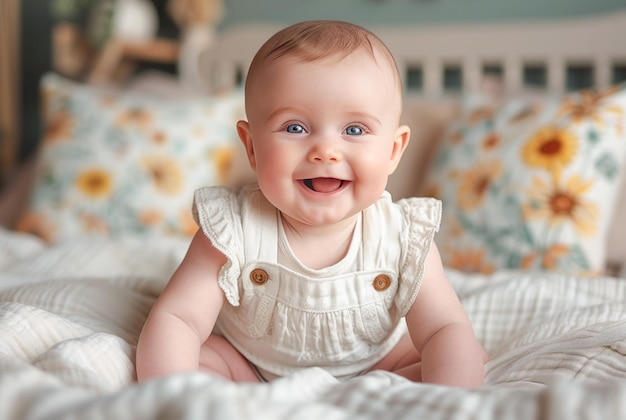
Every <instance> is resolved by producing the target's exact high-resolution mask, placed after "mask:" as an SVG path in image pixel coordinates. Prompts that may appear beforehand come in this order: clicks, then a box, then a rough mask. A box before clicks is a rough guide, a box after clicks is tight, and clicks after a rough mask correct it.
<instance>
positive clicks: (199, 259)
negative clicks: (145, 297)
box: [136, 231, 226, 381]
mask: <svg viewBox="0 0 626 420" xmlns="http://www.w3.org/2000/svg"><path fill="white" fill-rule="evenodd" d="M225 261H226V258H225V257H224V256H223V254H221V253H220V252H219V251H217V250H216V249H215V248H214V247H213V245H212V244H211V242H210V241H209V239H208V238H206V237H205V236H204V234H203V233H202V232H200V231H199V232H198V233H196V236H195V237H194V238H193V240H192V242H191V245H190V246H189V250H188V251H187V255H186V256H185V258H184V260H183V262H182V263H181V265H180V266H179V267H178V269H177V270H176V272H175V273H174V275H173V276H172V278H171V279H170V281H169V283H168V284H167V286H166V287H165V290H164V291H163V293H162V294H161V296H160V297H159V298H158V299H157V301H156V303H155V304H154V306H153V308H152V310H151V312H150V315H149V316H148V319H147V321H146V323H145V325H144V327H143V330H142V331H141V335H140V337H139V343H138V344H137V361H136V364H137V379H138V380H139V381H143V380H146V379H148V378H151V377H157V376H164V375H168V374H173V373H178V372H185V371H195V370H198V363H199V357H200V347H201V346H202V344H203V343H204V342H205V341H206V340H207V338H208V337H209V335H210V334H211V332H212V330H213V327H214V325H215V321H216V320H217V316H218V314H219V312H220V310H221V308H222V306H223V304H224V302H225V296H224V293H223V291H222V290H221V288H220V287H219V285H218V284H217V275H218V272H219V270H220V268H221V267H222V265H223V264H224V262H225Z"/></svg>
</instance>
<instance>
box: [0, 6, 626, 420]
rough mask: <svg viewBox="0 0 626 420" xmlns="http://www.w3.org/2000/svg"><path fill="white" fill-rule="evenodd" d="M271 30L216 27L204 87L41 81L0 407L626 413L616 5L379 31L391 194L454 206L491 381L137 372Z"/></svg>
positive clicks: (113, 411) (2, 243) (447, 251)
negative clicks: (553, 16) (395, 71)
mask: <svg viewBox="0 0 626 420" xmlns="http://www.w3.org/2000/svg"><path fill="white" fill-rule="evenodd" d="M278 27H279V26H276V25H261V26H258V25H247V26H242V27H235V28H232V29H229V30H228V31H225V32H224V33H222V34H220V37H219V39H218V41H217V44H216V45H215V46H213V47H212V48H211V49H210V50H208V51H206V54H204V56H203V61H202V63H201V65H202V68H203V74H205V75H206V81H205V87H206V92H204V93H203V94H202V95H193V96H190V95H188V94H182V93H180V94H178V93H175V92H174V91H172V90H170V89H169V88H168V87H167V86H169V85H166V84H165V83H162V82H159V83H157V84H156V85H155V84H154V80H153V79H151V80H152V81H149V80H147V79H145V78H144V79H143V80H136V81H135V83H134V85H131V86H130V87H128V88H127V89H124V90H120V89H104V88H95V87H91V86H86V85H83V84H80V83H76V82H72V81H69V80H66V79H63V78H62V77H59V76H57V75H54V74H49V75H46V76H45V78H44V79H43V80H42V85H41V86H42V95H43V98H44V101H43V107H44V110H43V111H44V112H43V118H44V126H45V131H44V133H43V136H42V144H41V148H40V151H39V154H38V156H37V162H36V163H35V165H34V168H33V171H32V175H28V176H25V178H31V179H32V180H28V181H27V182H26V181H25V182H22V183H17V184H16V185H18V187H13V188H12V189H11V188H9V191H8V192H5V195H4V200H5V202H6V200H8V198H7V197H10V198H11V200H17V199H16V198H15V197H16V196H17V195H18V193H20V192H21V191H22V190H23V186H24V184H32V187H29V190H30V192H29V193H28V202H27V204H26V206H25V208H24V209H20V210H19V214H18V215H17V216H16V217H6V218H5V219H4V220H11V221H12V220H16V223H7V224H6V225H5V226H4V227H3V228H1V229H0V418H7V419H18V418H28V419H56V418H59V419H61V418H63V419H65V418H115V419H125V418H129V419H138V418H177V419H179V418H180V419H182V418H186V419H196V418H197V419H204V418H211V419H228V420H230V419H240V418H258V419H262V418H267V419H270V418H271V419H294V418H302V419H309V418H310V419H319V418H325V419H329V420H330V419H350V420H353V419H372V420H373V419H380V418H388V419H409V418H428V419H450V418H473V419H478V418H480V419H530V418H533V419H535V418H543V419H562V418H607V419H608V418H624V417H626V271H625V270H624V266H625V265H626V245H625V244H624V241H623V238H624V237H626V225H625V224H624V221H623V220H621V219H622V218H623V215H624V214H625V213H624V212H625V211H626V183H625V182H624V177H625V176H626V175H624V168H626V91H625V90H624V86H623V85H622V84H619V83H618V82H619V81H620V80H622V79H624V78H625V77H624V76H625V73H624V70H625V68H626V67H625V64H626V48H625V47H624V45H623V39H625V38H626V10H625V11H623V12H619V13H613V14H611V15H598V16H589V17H584V18H575V19H574V18H572V19H569V18H568V19H562V20H557V21H543V22H533V23H506V24H489V25H482V24H481V25H479V24H475V25H464V26H459V25H454V26H445V27H441V26H432V27H420V28H411V27H397V28H390V27H379V28H376V27H373V28H372V29H373V30H374V31H375V32H376V33H378V34H379V35H380V36H381V37H382V38H383V39H384V40H385V41H386V42H387V43H388V45H389V46H390V48H391V50H392V51H393V52H394V53H395V54H396V56H397V59H398V64H399V67H400V71H401V74H402V77H403V79H404V80H403V82H404V86H405V90H406V100H405V102H406V106H405V113H404V116H403V119H404V122H406V123H408V124H410V126H411V128H412V143H411V147H410V148H409V149H408V150H407V153H406V155H405V157H404V160H403V164H402V165H401V167H400V168H399V169H398V172H397V173H396V174H394V176H393V178H392V179H391V180H390V184H389V189H390V190H391V192H392V194H393V195H394V197H396V198H400V197H403V196H409V195H415V194H429V195H434V196H437V197H440V198H442V199H443V201H444V208H445V210H444V216H443V225H442V229H441V232H440V234H439V235H438V238H437V241H438V245H439V247H440V250H441V251H442V255H443V256H444V262H445V263H446V272H447V275H448V277H449V280H450V282H451V283H452V284H453V286H454V287H455V289H456V290H457V292H458V294H459V296H460V298H461V300H462V303H463V305H464V307H465V308H466V311H467V312H468V314H469V316H470V318H471V320H472V322H473V324H474V328H475V331H476V334H477V336H478V338H479V340H480V342H481V343H482V344H483V346H484V347H485V349H486V351H487V353H488V355H489V358H490V360H489V362H488V363H487V365H486V366H485V378H486V384H485V386H483V387H481V388H479V389H471V390H462V389H454V388H447V387H441V386H434V385H429V384H419V383H411V382H408V381H406V380H404V379H403V378H400V377H398V376H396V375H394V374H391V373H388V372H373V373H370V374H367V375H364V376H361V377H358V378H355V379H353V380H350V381H346V382H338V381H337V380H335V379H334V378H332V377H331V376H329V374H327V373H326V372H325V371H323V370H321V369H317V368H311V369H306V370H303V371H301V372H298V373H297V374H294V375H291V376H288V377H285V378H281V379H279V380H276V381H274V382H271V383H267V384H255V385H252V384H234V383H228V382H224V381H222V380H219V379H217V378H213V377H211V376H208V375H205V374H201V373H187V374H180V375H174V376H170V377H165V378H161V379H157V380H152V381H148V382H145V383H141V384H137V383H136V379H135V371H134V351H135V347H136V343H137V338H138V335H139V332H140V330H141V327H142V325H143V322H144V320H145V318H146V316H147V313H148V311H149V310H150V307H151V305H152V303H153V302H154V300H155V298H156V297H157V296H158V294H159V292H160V290H161V289H162V287H163V286H164V284H165V283H166V282H167V280H168V279H169V276H170V275H171V273H172V272H173V270H174V269H175V268H176V266H177V264H178V263H179V261H180V260H181V258H182V256H183V255H184V253H185V251H186V247H187V245H188V243H189V240H190V235H191V234H193V232H194V231H195V225H194V224H193V221H191V220H190V219H189V217H190V215H189V213H190V212H189V207H190V194H191V193H192V192H193V190H194V189H195V188H197V187H198V186H201V185H207V184H221V185H231V186H238V185H241V184H244V183H246V182H250V179H251V178H250V176H251V175H250V173H249V172H247V171H246V170H245V161H244V157H243V155H242V153H241V150H239V145H238V144H237V139H236V138H235V137H234V121H236V120H237V119H238V118H241V117H242V116H243V108H242V92H241V82H242V80H244V78H245V70H246V68H247V65H248V63H249V61H250V59H251V57H252V54H253V53H254V51H255V50H256V48H257V47H258V46H259V45H260V43H261V42H262V41H263V39H265V38H266V37H267V36H269V35H270V34H271V33H273V32H274V31H275V30H276V29H277V28H278ZM588 88H593V90H590V89H588ZM542 151H543V152H544V154H543V155H542V154H541V153H540V152H542ZM546 151H549V152H550V153H547V152H546ZM16 190H19V191H16ZM5 204H6V203H5ZM10 207H11V206H7V205H3V206H2V209H4V210H5V211H6V209H7V208H10Z"/></svg>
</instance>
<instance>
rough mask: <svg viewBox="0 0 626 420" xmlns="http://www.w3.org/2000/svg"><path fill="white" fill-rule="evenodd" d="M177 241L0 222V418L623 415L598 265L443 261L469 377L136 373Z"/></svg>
mask: <svg viewBox="0 0 626 420" xmlns="http://www.w3.org/2000/svg"><path fill="white" fill-rule="evenodd" d="M186 245H187V244H186V242H185V241H180V240H178V241H177V240H172V239H169V240H166V239H164V240H162V241H159V242H157V243H150V244H148V243H143V242H141V241H139V240H137V239H127V240H118V241H111V240H105V239H83V240H81V241H76V242H71V243H65V244H60V245H56V246H54V247H45V246H44V245H43V244H42V243H41V242H39V241H37V240H35V239H33V238H31V237H28V236H23V235H17V234H13V233H10V232H7V231H1V230H0V419H21V418H29V419H56V418H59V419H66V418H81V419H82V418H111V419H116V420H119V419H121V420H124V419H141V418H167V419H169V418H175V419H183V418H189V419H208V418H210V419H218V420H219V419H224V420H232V419H245V418H254V419H296V418H297V419H324V420H333V419H350V420H356V419H372V420H374V419H383V418H384V419H416V418H426V419H450V418H480V419H483V418H484V419H526V418H527V419H534V418H546V419H562V418H568V419H570V418H594V419H595V418H598V419H604V418H606V419H616V418H626V380H625V379H626V280H624V279H614V278H608V277H607V278H574V277H566V276H558V275H546V274H542V275H537V274H534V275H531V274H521V273H516V272H500V273H497V274H495V275H493V276H490V277H486V276H477V275H476V276H468V275H464V274H461V273H459V272H455V271H448V275H449V279H450V281H451V282H452V283H453V285H454V286H455V288H456V289H457V291H458V293H459V295H460V296H461V298H462V301H463V304H464V306H465V308H466V309H467V311H468V313H469V315H470V317H471V318H472V321H473V323H474V326H475V329H476V333H477V335H478V337H479V339H480V340H481V342H482V343H483V345H484V346H485V348H486V350H487V352H488V353H489V356H490V359H491V360H490V362H489V363H488V364H487V366H486V382H487V385H485V386H484V387H482V388H480V389H475V390H461V389H451V388H446V387H440V386H433V385H426V384H416V383H411V382H409V381H406V380H404V379H403V378H400V377H398V376H396V375H394V374H391V373H387V372H375V373H371V374H368V375H365V376H362V377H359V378H356V379H353V380H350V381H347V382H338V381H336V380H335V379H334V378H332V377H331V376H330V375H328V374H327V373H326V372H324V371H323V370H321V369H308V370H304V371H301V372H299V373H298V374H295V375H292V376H289V377H286V378H282V379H279V380H277V381H275V382H272V383H269V384H260V385H250V384H233V383H229V382H225V381H223V380H219V379H216V378H213V377H210V376H208V375H204V374H201V373H193V374H183V375H176V376H172V377H167V378H162V379H158V380H154V381H150V382H146V383H142V384H140V385H137V384H136V382H135V373H134V351H135V345H136V342H137V337H138V334H139V331H140V329H141V327H142V325H143V321H144V319H145V317H146V315H147V313H148V311H149V308H150V306H151V304H152V302H153V301H154V298H155V297H156V296H157V295H158V293H159V291H160V290H161V288H162V287H163V285H164V284H165V282H166V281H167V279H168V278H169V276H170V275H171V273H172V271H173V270H174V269H175V267H176V266H177V264H178V262H179V261H180V259H181V258H182V256H183V255H184V252H185V250H186Z"/></svg>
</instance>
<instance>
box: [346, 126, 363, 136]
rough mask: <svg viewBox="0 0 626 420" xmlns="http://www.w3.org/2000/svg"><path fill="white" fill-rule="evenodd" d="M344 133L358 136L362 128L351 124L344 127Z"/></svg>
mask: <svg viewBox="0 0 626 420" xmlns="http://www.w3.org/2000/svg"><path fill="white" fill-rule="evenodd" d="M344 133H346V134H347V135H349V136H360V135H361V134H363V129H362V128H361V127H359V126H358V125H351V126H350V127H348V128H346V129H345V131H344Z"/></svg>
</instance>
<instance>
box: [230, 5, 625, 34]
mask: <svg viewBox="0 0 626 420" xmlns="http://www.w3.org/2000/svg"><path fill="white" fill-rule="evenodd" d="M224 1H225V6H226V16H225V18H224V21H223V22H222V27H227V26H231V25H235V24H240V23H248V22H277V23H285V24H288V23H294V22H297V21H300V20H306V19H339V20H347V21H351V22H354V23H358V24H362V25H372V24H419V25H425V24H438V23H454V22H485V21H495V20H498V21H502V20H520V19H537V18H562V17H571V16H579V15H588V14H597V13H610V12H612V11H615V10H619V9H624V8H626V0H224Z"/></svg>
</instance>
